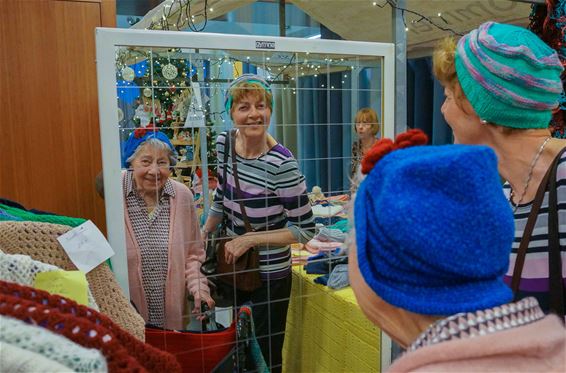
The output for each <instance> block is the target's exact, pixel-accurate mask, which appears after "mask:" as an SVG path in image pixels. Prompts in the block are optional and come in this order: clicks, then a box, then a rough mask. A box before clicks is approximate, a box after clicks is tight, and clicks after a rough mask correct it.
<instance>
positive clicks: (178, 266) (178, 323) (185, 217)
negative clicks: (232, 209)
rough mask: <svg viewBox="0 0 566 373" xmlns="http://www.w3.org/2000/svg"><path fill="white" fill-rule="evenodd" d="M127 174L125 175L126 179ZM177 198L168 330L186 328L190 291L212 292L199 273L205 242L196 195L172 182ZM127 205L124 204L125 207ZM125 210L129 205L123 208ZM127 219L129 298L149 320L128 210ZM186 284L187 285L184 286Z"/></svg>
mask: <svg viewBox="0 0 566 373" xmlns="http://www.w3.org/2000/svg"><path fill="white" fill-rule="evenodd" d="M124 175H125V173H124V174H123V176H124ZM171 182H172V183H173V189H174V190H175V197H174V198H171V199H170V206H171V211H170V221H169V257H168V258H169V260H168V266H169V268H168V270H167V280H166V282H165V318H166V320H165V328H167V329H176V330H179V329H185V326H186V324H187V321H188V319H189V315H190V310H189V309H188V307H187V304H188V303H187V292H186V291H185V290H188V292H189V293H190V294H193V295H194V294H195V293H197V291H198V290H199V289H200V290H201V292H206V293H209V292H210V290H209V288H208V282H207V280H206V277H205V276H203V275H202V274H201V273H200V265H201V263H202V262H203V261H204V259H205V252H204V243H203V242H202V239H201V236H200V229H199V225H198V219H197V215H196V212H195V206H194V202H193V194H192V193H191V191H190V190H189V188H187V187H186V186H185V185H183V184H181V183H179V182H177V181H174V180H171ZM124 205H125V204H124ZM124 209H126V206H124ZM124 216H125V217H126V250H127V254H128V278H129V285H130V298H131V300H132V302H134V304H135V305H136V307H138V310H139V312H140V313H141V315H142V317H143V318H144V319H145V320H147V318H148V314H147V303H146V299H145V294H144V290H143V286H142V278H141V257H140V248H139V245H138V243H137V241H136V237H135V235H134V230H133V227H132V223H131V221H130V217H129V216H128V211H127V210H125V211H124ZM185 284H186V286H185Z"/></svg>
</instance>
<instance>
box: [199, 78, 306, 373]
mask: <svg viewBox="0 0 566 373" xmlns="http://www.w3.org/2000/svg"><path fill="white" fill-rule="evenodd" d="M225 105H226V111H227V112H228V113H229V114H230V117H231V118H232V121H233V122H234V126H235V128H236V129H237V132H236V136H235V141H230V147H234V149H235V152H236V163H237V173H238V178H239V181H240V188H241V191H240V192H241V193H240V194H241V196H242V198H243V199H244V206H245V210H246V214H247V216H248V218H249V221H250V224H251V226H252V228H253V230H254V232H251V233H247V232H246V229H245V225H244V222H243V218H242V212H241V209H240V205H239V203H238V200H237V194H236V193H235V192H234V190H235V188H236V186H235V181H234V175H233V169H232V167H231V166H230V165H231V164H232V162H233V160H232V154H230V153H231V152H229V153H228V161H227V164H222V160H223V159H224V152H225V145H226V143H227V141H228V137H229V136H230V135H229V134H228V133H226V132H224V133H221V134H220V135H219V136H218V139H217V142H216V150H217V155H218V159H219V161H220V162H219V163H220V164H219V167H218V175H219V182H218V187H217V189H216V192H215V195H214V202H213V205H212V208H211V211H210V215H209V217H208V220H207V222H206V224H205V226H204V229H203V236H204V237H206V235H207V233H208V232H210V231H213V230H214V229H215V228H216V227H217V226H218V225H219V224H220V223H221V222H222V219H223V218H224V219H226V221H227V224H226V226H227V230H228V235H231V236H235V237H236V238H234V239H233V240H232V241H230V242H228V243H227V244H226V247H225V248H226V260H227V262H228V263H229V264H230V263H234V262H235V261H236V260H237V259H238V258H239V257H240V256H241V255H243V254H244V253H245V252H246V251H248V250H249V249H251V248H252V247H255V248H257V249H258V250H259V256H260V267H259V271H260V274H261V278H262V286H261V287H260V288H259V289H258V290H256V291H253V292H243V291H240V290H236V289H231V293H230V294H232V293H233V294H234V295H235V296H236V303H237V304H241V303H243V302H246V301H252V302H253V304H254V307H253V308H254V309H253V317H254V322H255V326H256V336H257V337H258V341H259V344H260V347H261V350H262V353H263V355H264V357H265V360H266V362H267V363H268V364H269V365H270V369H271V371H272V372H277V371H281V350H282V347H283V339H284V336H285V323H286V318H287V306H288V304H289V296H290V294H291V251H290V246H289V245H290V244H291V243H295V242H301V243H306V242H308V241H309V240H310V239H311V238H312V237H313V235H314V227H315V224H314V219H313V214H312V211H311V207H310V204H309V199H308V196H307V187H306V183H305V178H304V176H303V175H302V174H301V172H300V170H299V167H298V164H297V161H296V160H295V158H294V157H293V154H292V153H291V152H290V151H289V150H288V149H287V148H285V147H284V146H283V145H281V144H279V143H277V141H275V139H273V138H272V137H271V136H270V135H269V134H268V133H267V128H268V126H269V123H270V119H271V114H272V108H273V97H272V93H271V89H270V87H269V84H268V83H267V82H266V81H265V80H264V79H263V78H261V77H260V76H257V75H252V74H245V75H242V76H240V77H239V78H238V79H236V80H234V81H233V82H232V84H231V85H230V87H229V88H228V91H227V94H226V100H225ZM226 166H227V180H226V190H223V183H224V180H223V179H222V178H223V174H224V167H226Z"/></svg>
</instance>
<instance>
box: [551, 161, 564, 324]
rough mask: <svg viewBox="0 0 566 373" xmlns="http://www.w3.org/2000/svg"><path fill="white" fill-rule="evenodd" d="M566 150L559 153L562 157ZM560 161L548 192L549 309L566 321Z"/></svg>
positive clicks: (553, 172)
mask: <svg viewBox="0 0 566 373" xmlns="http://www.w3.org/2000/svg"><path fill="white" fill-rule="evenodd" d="M563 152H564V150H562V151H561V152H560V154H559V155H558V159H560V157H561V155H562V153H563ZM557 169H558V161H557V162H556V166H555V167H553V171H552V174H551V175H550V181H549V194H548V273H549V283H550V286H549V295H550V301H549V309H550V311H551V312H552V313H554V314H556V315H559V316H561V320H562V321H564V311H565V310H564V282H563V279H562V257H561V254H560V252H561V250H560V232H559V229H558V227H559V222H558V192H557V190H556V173H557Z"/></svg>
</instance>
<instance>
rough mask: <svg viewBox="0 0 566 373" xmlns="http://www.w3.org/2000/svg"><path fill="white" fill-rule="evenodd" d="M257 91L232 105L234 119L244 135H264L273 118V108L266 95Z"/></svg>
mask: <svg viewBox="0 0 566 373" xmlns="http://www.w3.org/2000/svg"><path fill="white" fill-rule="evenodd" d="M256 92H257V91H256ZM256 92H250V93H249V94H247V95H245V96H244V97H243V98H242V99H241V100H239V101H238V102H234V104H233V105H232V110H231V114H232V120H233V121H234V125H235V126H236V128H238V129H239V130H240V131H241V133H243V135H244V136H261V135H264V134H265V132H266V131H267V127H269V122H270V120H271V109H270V108H269V106H268V105H267V103H266V99H265V97H264V96H263V95H261V94H260V93H259V92H257V93H256Z"/></svg>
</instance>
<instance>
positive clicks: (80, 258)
mask: <svg viewBox="0 0 566 373" xmlns="http://www.w3.org/2000/svg"><path fill="white" fill-rule="evenodd" d="M57 240H58V241H59V243H60V244H61V246H63V249H65V252H66V253H67V255H69V258H70V259H71V261H72V262H73V263H74V264H75V265H76V266H77V268H78V269H80V270H81V271H83V272H84V273H88V272H90V271H91V270H92V269H93V268H95V267H96V266H98V265H99V264H100V263H102V262H104V261H105V260H106V259H108V258H110V257H112V256H113V255H114V250H112V247H111V246H110V244H109V243H108V241H107V240H106V238H105V237H104V235H103V234H102V232H100V230H99V229H98V228H97V227H96V225H94V223H93V222H92V221H90V220H88V221H86V222H84V223H83V224H81V225H79V226H78V227H75V228H73V229H71V230H70V231H68V232H67V233H65V234H63V235H61V236H59V237H57Z"/></svg>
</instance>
